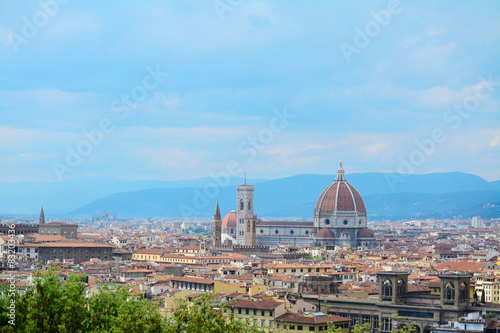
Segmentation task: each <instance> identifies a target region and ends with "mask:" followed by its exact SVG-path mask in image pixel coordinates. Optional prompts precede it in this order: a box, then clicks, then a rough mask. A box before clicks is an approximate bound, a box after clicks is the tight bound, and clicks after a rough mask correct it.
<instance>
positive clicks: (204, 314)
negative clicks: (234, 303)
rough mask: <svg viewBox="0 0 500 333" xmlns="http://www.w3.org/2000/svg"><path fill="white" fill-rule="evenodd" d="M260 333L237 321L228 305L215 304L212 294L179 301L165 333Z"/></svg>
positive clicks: (260, 332)
mask: <svg viewBox="0 0 500 333" xmlns="http://www.w3.org/2000/svg"><path fill="white" fill-rule="evenodd" d="M178 332H186V333H208V332H210V333H212V332H213V333H216V332H217V333H226V332H227V333H262V332H264V331H263V330H262V329H261V328H258V327H256V326H253V325H250V324H249V323H246V322H245V321H241V322H240V321H239V320H238V318H237V317H236V315H235V314H234V313H232V311H230V305H227V304H224V303H220V304H216V302H215V298H214V296H213V294H204V295H202V296H200V297H198V298H197V299H196V300H194V301H193V302H192V303H188V302H187V301H179V302H178V303H177V306H176V307H175V310H174V312H173V314H172V317H171V318H170V322H169V325H167V326H166V329H165V333H178Z"/></svg>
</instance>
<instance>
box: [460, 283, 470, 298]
mask: <svg viewBox="0 0 500 333" xmlns="http://www.w3.org/2000/svg"><path fill="white" fill-rule="evenodd" d="M468 299H469V293H468V291H467V285H466V284H465V282H462V283H461V284H460V300H461V301H465V300H468Z"/></svg>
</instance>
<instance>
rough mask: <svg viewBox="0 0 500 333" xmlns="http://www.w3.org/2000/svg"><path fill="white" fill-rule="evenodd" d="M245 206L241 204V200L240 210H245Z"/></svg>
mask: <svg viewBox="0 0 500 333" xmlns="http://www.w3.org/2000/svg"><path fill="white" fill-rule="evenodd" d="M244 205H245V204H244V203H243V200H240V210H244V209H245V206H244Z"/></svg>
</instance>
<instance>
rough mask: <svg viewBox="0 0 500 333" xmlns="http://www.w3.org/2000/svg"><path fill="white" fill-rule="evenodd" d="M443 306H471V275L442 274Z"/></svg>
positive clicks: (440, 276)
mask: <svg viewBox="0 0 500 333" xmlns="http://www.w3.org/2000/svg"><path fill="white" fill-rule="evenodd" d="M438 277H439V278H440V279H441V306H442V307H443V308H459V307H463V306H469V305H470V294H469V290H470V279H471V278H472V275H471V274H441V275H438Z"/></svg>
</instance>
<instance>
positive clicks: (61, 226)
mask: <svg viewBox="0 0 500 333" xmlns="http://www.w3.org/2000/svg"><path fill="white" fill-rule="evenodd" d="M38 233H39V234H40V235H61V236H63V237H64V238H67V239H77V238H78V224H69V223H64V222H50V223H44V224H39V225H38Z"/></svg>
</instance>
